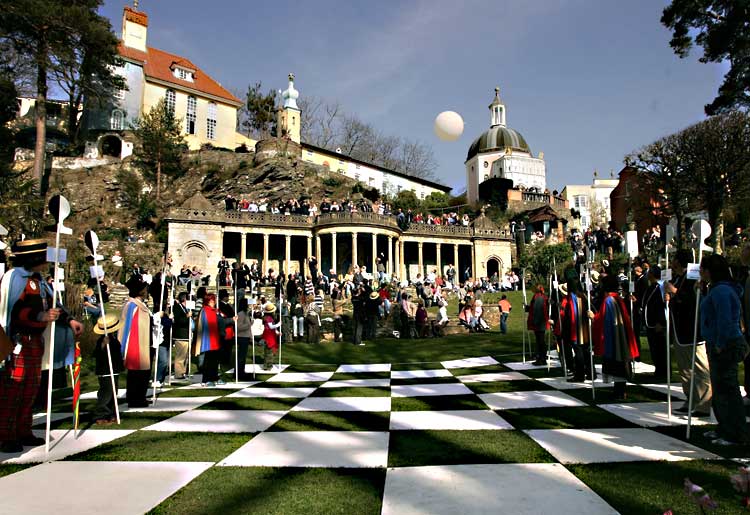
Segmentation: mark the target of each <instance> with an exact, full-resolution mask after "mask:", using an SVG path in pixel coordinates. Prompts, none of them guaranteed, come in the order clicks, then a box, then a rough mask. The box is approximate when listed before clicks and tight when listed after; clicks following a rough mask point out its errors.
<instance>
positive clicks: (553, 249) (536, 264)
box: [519, 243, 573, 286]
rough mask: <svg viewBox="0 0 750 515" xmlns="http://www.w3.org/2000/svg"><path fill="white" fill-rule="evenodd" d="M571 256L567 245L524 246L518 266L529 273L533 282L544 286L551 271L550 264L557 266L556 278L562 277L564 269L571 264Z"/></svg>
mask: <svg viewBox="0 0 750 515" xmlns="http://www.w3.org/2000/svg"><path fill="white" fill-rule="evenodd" d="M572 255H573V253H572V251H571V250H570V245H569V244H567V243H558V244H556V245H543V244H537V245H525V246H524V252H523V254H522V255H521V257H520V259H519V266H520V267H521V268H523V269H526V273H531V275H532V277H533V280H534V282H537V283H539V284H542V285H546V284H547V282H548V281H549V276H550V275H551V274H552V271H553V267H552V264H553V263H555V264H556V265H557V275H558V278H560V277H564V271H565V268H566V267H568V266H570V265H571V264H572V263H573V259H572ZM527 286H528V285H527Z"/></svg>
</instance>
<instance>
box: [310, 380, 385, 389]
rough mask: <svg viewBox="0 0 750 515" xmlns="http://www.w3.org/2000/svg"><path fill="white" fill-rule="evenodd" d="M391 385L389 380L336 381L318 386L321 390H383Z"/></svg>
mask: <svg viewBox="0 0 750 515" xmlns="http://www.w3.org/2000/svg"><path fill="white" fill-rule="evenodd" d="M390 385H391V380H390V379H338V380H335V381H328V382H327V383H323V384H322V385H320V387H321V388H364V387H369V388H383V387H388V386H390Z"/></svg>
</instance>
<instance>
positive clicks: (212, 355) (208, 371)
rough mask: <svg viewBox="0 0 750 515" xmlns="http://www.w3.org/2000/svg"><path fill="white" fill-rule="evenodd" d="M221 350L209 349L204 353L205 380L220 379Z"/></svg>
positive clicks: (205, 381) (206, 381)
mask: <svg viewBox="0 0 750 515" xmlns="http://www.w3.org/2000/svg"><path fill="white" fill-rule="evenodd" d="M220 353H221V351H220V350H209V351H206V352H204V353H203V356H204V358H203V382H204V383H208V382H209V381H212V382H213V381H218V380H219V358H220V357H221V356H220Z"/></svg>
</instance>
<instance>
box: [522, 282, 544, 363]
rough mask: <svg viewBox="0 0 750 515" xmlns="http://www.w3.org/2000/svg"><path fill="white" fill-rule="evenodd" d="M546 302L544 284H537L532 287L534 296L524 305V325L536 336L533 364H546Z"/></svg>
mask: <svg viewBox="0 0 750 515" xmlns="http://www.w3.org/2000/svg"><path fill="white" fill-rule="evenodd" d="M547 302H548V299H547V296H546V295H545V294H544V286H542V285H541V284H537V285H536V287H535V288H534V296H533V297H532V298H531V302H530V303H529V305H528V306H526V310H527V311H528V312H529V316H528V318H527V320H526V326H527V327H528V329H529V331H532V332H533V333H534V338H536V361H534V365H535V366H545V365H546V364H547V346H546V344H545V343H544V334H545V333H546V332H547V330H548V329H549V317H548V316H547V313H548V308H547Z"/></svg>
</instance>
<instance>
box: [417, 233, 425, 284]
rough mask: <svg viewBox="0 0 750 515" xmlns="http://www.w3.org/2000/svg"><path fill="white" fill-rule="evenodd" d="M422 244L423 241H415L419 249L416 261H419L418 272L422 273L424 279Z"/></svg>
mask: <svg viewBox="0 0 750 515" xmlns="http://www.w3.org/2000/svg"><path fill="white" fill-rule="evenodd" d="M422 245H423V243H422V242H421V241H420V242H418V243H417V247H418V249H419V253H418V258H417V261H418V262H419V273H420V274H422V279H424V261H423V260H422Z"/></svg>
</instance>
